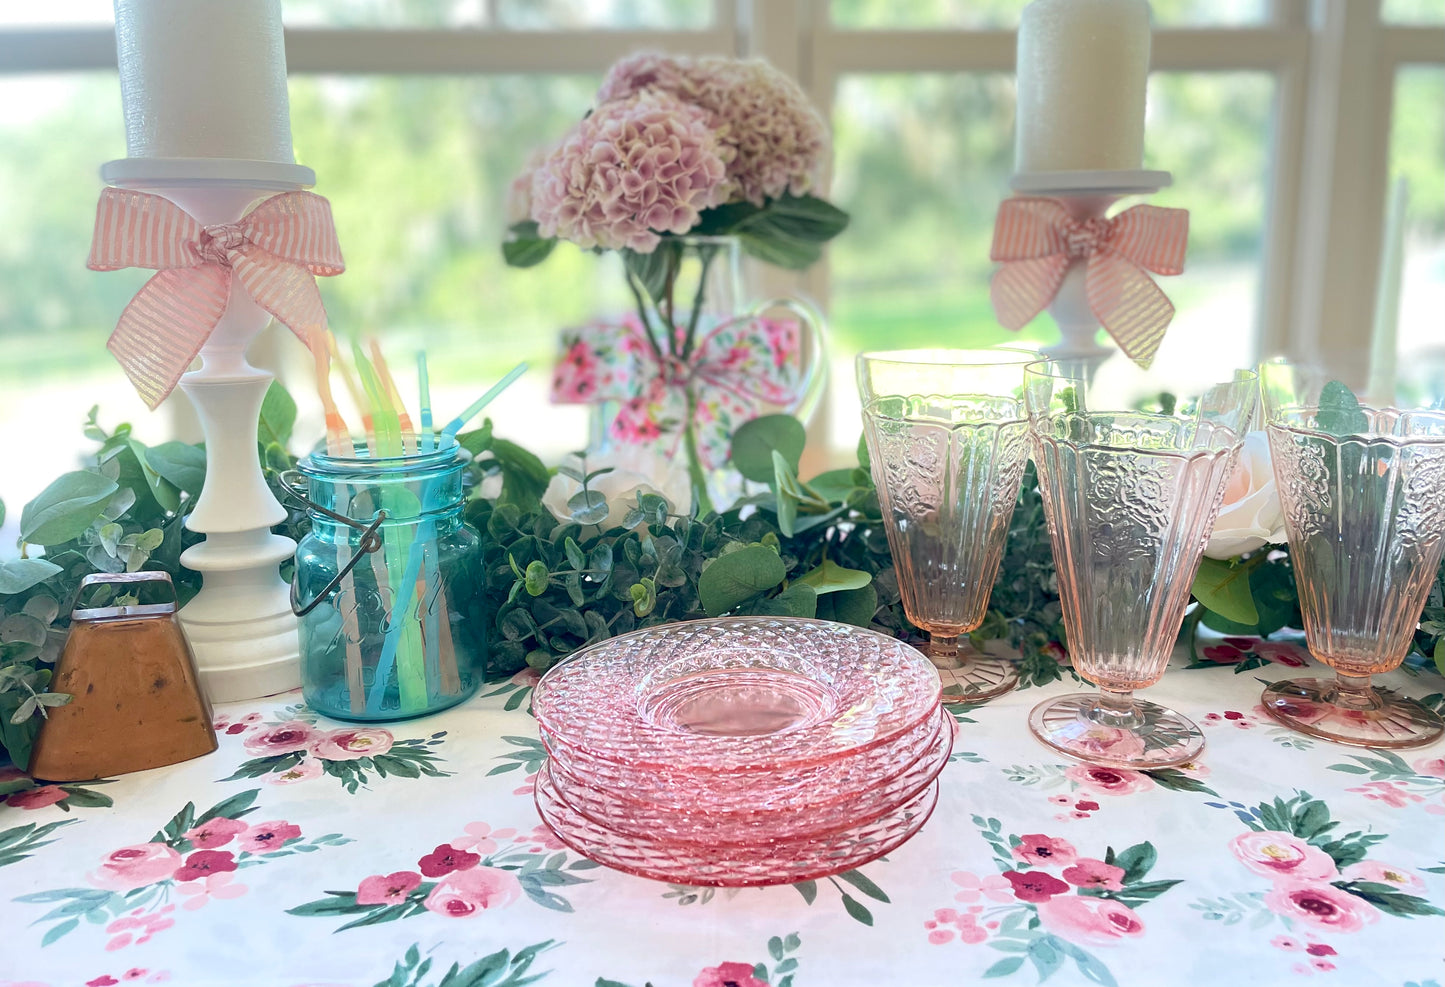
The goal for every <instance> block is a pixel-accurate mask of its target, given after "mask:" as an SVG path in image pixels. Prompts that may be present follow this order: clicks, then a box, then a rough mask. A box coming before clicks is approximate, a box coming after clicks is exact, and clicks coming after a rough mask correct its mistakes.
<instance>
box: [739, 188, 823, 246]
mask: <svg viewBox="0 0 1445 987" xmlns="http://www.w3.org/2000/svg"><path fill="white" fill-rule="evenodd" d="M743 226H744V228H745V229H747V230H749V231H755V230H759V229H766V230H772V231H776V232H779V233H783V234H786V235H787V236H790V237H795V238H797V239H799V240H806V241H809V242H812V243H825V242H827V241H828V240H831V239H833V237H835V236H837V235H838V234H839V233H842V232H843V231H844V230H845V229H847V228H848V214H847V213H845V212H844V211H843V210H841V209H839V208H838V207H837V206H835V205H833V204H832V203H830V202H828V201H826V200H824V199H820V198H818V197H817V196H814V195H789V194H787V193H784V194H783V195H781V196H779V197H778V198H776V199H773V200H772V201H770V202H769V203H768V204H767V205H766V206H764V207H763V208H762V209H761V210H760V211H758V212H757V213H755V214H754V215H753V216H752V217H751V218H750V219H748V220H747V221H746V222H745V223H744V224H743Z"/></svg>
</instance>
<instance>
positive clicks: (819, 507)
mask: <svg viewBox="0 0 1445 987" xmlns="http://www.w3.org/2000/svg"><path fill="white" fill-rule="evenodd" d="M295 417H296V406H295V404H294V402H293V401H292V400H291V398H290V396H289V395H288V394H287V393H286V392H285V390H284V389H282V388H281V387H280V386H279V385H273V386H272V389H271V391H270V392H269V393H268V394H267V396H266V399H265V402H264V404H263V406H262V412H261V422H260V431H259V435H260V439H261V441H260V445H259V447H258V450H257V451H258V455H259V456H260V459H261V463H262V467H263V471H264V473H265V475H266V478H267V481H268V483H269V484H270V485H271V487H272V489H273V491H274V492H275V493H276V494H277V496H278V499H280V500H282V502H283V503H286V505H287V508H288V515H287V519H286V520H285V521H284V522H283V523H282V524H281V525H278V526H277V527H276V528H275V529H273V530H275V531H276V532H278V533H280V534H284V535H287V536H288V537H291V538H294V539H297V540H299V539H300V538H302V537H303V536H304V535H305V534H306V533H307V531H308V530H309V528H310V522H309V519H308V518H307V517H306V515H305V514H304V512H303V511H301V510H299V509H298V508H297V507H296V505H295V504H293V503H289V502H288V501H287V498H286V497H285V496H284V491H283V489H282V486H281V483H280V474H281V473H282V472H284V471H285V470H287V469H290V468H292V467H293V466H294V465H295V462H296V461H295V458H294V457H292V456H291V455H290V454H289V453H288V452H287V451H286V444H287V442H288V441H289V440H290V438H291V429H292V426H293V424H294V421H295ZM84 432H85V435H86V437H87V438H89V439H91V440H93V441H95V442H97V443H98V447H97V448H96V450H95V452H94V453H93V455H92V456H91V457H89V462H88V463H87V465H86V466H85V467H84V468H83V469H81V470H76V471H73V472H70V473H66V474H65V475H63V476H61V477H59V478H58V479H57V480H56V481H55V482H54V483H52V484H51V485H50V486H49V487H47V488H46V489H45V491H43V492H42V493H41V494H40V495H39V496H38V497H36V498H35V499H34V500H33V501H31V502H30V503H29V504H27V505H25V508H24V510H23V511H22V513H21V523H20V529H21V557H20V558H18V559H10V560H7V561H3V562H0V745H3V747H4V748H5V750H7V751H8V752H9V755H10V757H11V759H12V760H13V761H14V762H15V763H17V764H25V763H26V762H27V761H28V759H29V752H30V746H31V744H32V742H33V740H34V736H35V733H36V732H37V731H38V728H39V723H40V717H41V716H43V715H44V711H45V709H46V707H48V706H54V705H59V704H62V703H64V702H66V701H68V698H69V697H66V696H63V695H57V694H55V693H51V692H49V691H48V690H47V686H48V684H49V681H50V677H51V672H50V665H51V664H52V663H53V662H54V661H55V659H56V658H57V657H58V655H59V653H60V648H61V646H62V644H63V642H64V640H65V635H66V633H67V628H68V617H69V613H70V610H71V608H72V606H73V604H74V602H75V597H76V594H77V590H78V587H79V585H80V581H81V580H82V579H83V578H84V577H85V576H87V575H89V574H91V573H94V572H122V571H132V572H133V571H137V570H140V569H156V570H164V571H166V572H169V573H170V574H171V576H172V578H173V580H174V581H175V585H176V592H177V596H178V597H179V600H180V602H181V603H182V604H184V603H185V602H186V601H187V600H189V599H190V598H191V597H192V596H193V595H194V594H195V593H196V592H197V590H199V588H200V575H199V574H198V573H195V572H192V571H190V570H188V569H185V568H184V567H182V566H181V564H180V554H181V552H182V551H184V550H185V549H186V548H188V547H189V546H190V545H192V544H194V543H195V542H197V541H199V540H200V536H199V535H196V534H194V533H192V532H190V531H188V530H186V528H185V527H184V519H185V517H186V515H187V514H188V513H189V512H190V509H191V507H192V506H193V505H194V502H195V498H196V497H198V496H199V494H200V491H201V487H202V484H203V483H204V479H205V467H206V459H205V451H204V449H203V448H201V447H200V446H192V445H187V444H185V443H181V442H167V443H165V444H163V445H158V446H154V447H147V446H146V445H144V444H143V443H141V442H139V441H137V440H136V439H135V438H134V437H133V436H132V435H131V430H130V426H129V425H124V424H122V425H118V426H116V427H115V429H114V430H113V431H107V430H106V429H105V427H104V426H103V425H102V424H101V422H100V421H99V418H98V413H97V409H94V408H93V409H91V412H90V415H89V417H88V419H87V421H86V422H85V425H84ZM459 441H460V442H461V443H462V445H463V446H464V447H465V448H466V449H467V450H468V451H469V452H470V453H471V454H472V461H471V464H470V465H469V466H468V477H467V483H468V485H469V489H468V494H467V496H468V500H467V504H466V517H467V519H468V520H469V521H470V522H471V523H472V524H474V525H475V526H476V527H477V528H478V530H479V531H481V532H482V535H483V537H482V546H483V547H482V552H481V563H480V565H481V567H482V572H481V574H480V579H479V580H478V584H479V585H480V586H481V592H480V593H478V594H477V596H476V597H475V598H473V599H472V600H470V601H468V603H467V606H468V607H469V612H468V614H467V616H468V618H469V619H470V620H472V621H473V622H474V623H475V626H481V627H485V628H487V633H486V635H485V638H486V642H487V651H488V654H487V672H488V675H489V677H493V678H496V677H502V676H507V675H511V674H514V673H516V672H517V671H520V670H521V669H523V668H527V667H530V668H533V669H535V670H537V671H545V670H546V669H548V668H550V667H551V666H552V665H553V664H555V663H556V662H557V661H559V660H561V659H562V658H563V657H565V656H566V655H568V654H571V653H572V652H573V651H575V650H576V649H578V648H580V647H583V646H584V645H587V644H590V643H593V642H596V641H600V640H603V639H605V638H607V637H611V636H614V635H617V634H622V633H625V632H627V631H631V630H635V629H637V628H640V627H649V626H653V625H657V624H663V623H668V622H671V621H678V620H688V619H692V618H697V617H704V616H718V615H720V614H724V613H734V614H773V615H782V616H795V617H814V616H816V617H821V618H825V619H829V620H837V621H842V622H844V623H850V624H855V625H858V626H861V627H871V628H873V629H875V630H879V631H882V632H884V633H887V634H891V635H894V636H898V637H902V638H906V639H910V640H921V639H922V637H923V635H922V633H921V632H920V631H919V630H918V628H916V627H914V626H913V625H912V624H911V623H910V622H909V621H908V618H907V617H906V616H905V614H904V613H903V608H902V605H901V603H900V597H899V590H898V579H897V575H896V573H895V572H894V568H893V560H892V557H891V556H890V554H889V551H888V543H887V539H886V537H885V535H884V531H883V525H882V517H881V513H880V510H879V505H878V496H877V491H876V490H875V489H874V486H873V482H872V479H871V475H870V472H869V469H868V462H867V454H866V451H865V450H864V448H863V446H862V444H861V443H860V444H859V450H858V464H857V465H856V466H852V467H848V468H844V469H838V470H831V471H829V472H826V473H823V474H821V475H819V476H816V477H813V478H812V479H810V480H807V481H803V480H801V479H800V478H799V477H798V463H799V461H800V459H801V457H802V452H803V445H804V432H803V427H802V425H801V424H799V423H798V422H797V421H796V420H794V419H792V418H788V417H786V416H777V415H774V416H768V417H765V418H760V419H757V420H755V421H753V422H749V423H748V424H747V425H744V426H743V427H742V428H741V429H739V431H738V432H737V434H736V435H735V436H734V442H733V448H732V465H733V467H734V468H735V469H736V470H737V471H738V473H740V474H741V476H742V477H743V478H744V479H745V480H747V481H748V482H749V483H750V484H751V485H752V487H753V488H754V489H756V490H758V492H757V493H754V494H752V495H750V496H746V497H744V498H742V499H741V500H739V501H738V502H737V503H736V504H735V505H734V506H733V507H731V508H729V509H728V510H726V511H723V512H722V513H716V512H707V513H705V514H703V515H702V516H697V515H696V514H694V513H692V512H689V513H687V514H680V513H676V512H674V511H673V510H672V509H671V508H670V505H669V504H668V502H667V501H666V500H664V499H663V498H662V497H660V496H657V495H652V494H643V495H640V496H639V497H638V498H637V499H636V503H635V504H633V505H631V508H630V509H629V510H628V511H627V513H626V516H625V517H623V518H622V519H621V523H619V524H615V525H606V526H604V524H603V523H600V522H601V521H603V520H605V519H606V517H607V515H606V513H605V512H603V513H602V514H601V516H600V517H599V514H598V511H597V506H598V500H599V498H598V496H597V495H596V494H595V492H590V491H589V489H588V486H587V483H588V481H589V480H590V479H593V478H595V477H596V476H597V475H598V473H599V472H601V471H593V472H591V473H588V472H587V470H586V468H585V465H584V467H583V469H582V470H581V471H579V473H578V476H577V480H578V481H579V482H580V483H581V484H582V492H581V494H579V495H578V496H576V497H574V498H573V499H572V502H571V504H569V510H570V512H571V516H570V517H569V518H568V519H565V520H559V519H558V518H557V517H555V516H553V514H552V513H551V511H550V510H548V508H547V507H545V506H543V504H542V500H541V498H542V494H543V492H544V491H545V490H546V487H547V484H548V480H549V479H550V476H551V473H550V471H549V470H548V469H547V467H546V466H545V465H544V464H543V463H542V462H541V460H539V459H538V458H537V457H536V456H535V455H533V454H532V453H530V452H528V451H527V450H526V449H524V448H523V447H521V446H520V445H518V444H516V443H514V442H510V441H508V440H506V439H503V438H500V437H498V436H496V435H494V434H493V430H492V424H491V422H490V421H489V422H486V423H484V425H483V426H482V427H481V428H480V429H477V430H476V431H473V432H469V433H465V434H463V435H462V436H460V437H459ZM584 463H585V461H584ZM567 468H568V469H570V467H567ZM493 477H499V478H500V480H501V490H500V493H499V494H498V495H497V496H496V497H494V498H491V497H483V496H481V494H480V491H481V490H482V488H483V485H484V483H486V481H488V480H489V479H491V478H493ZM3 518H4V505H3V503H0V520H3ZM37 550H40V551H37ZM288 566H289V563H288V564H287V566H283V567H282V575H283V577H286V578H289V576H290V572H289V568H288ZM1194 590H1195V594H1194V595H1195V598H1196V599H1197V600H1199V602H1200V603H1201V606H1199V607H1197V608H1195V610H1194V611H1193V612H1192V613H1191V615H1190V617H1189V618H1188V619H1187V620H1186V623H1185V627H1184V633H1185V634H1186V635H1187V636H1188V637H1189V639H1190V640H1191V641H1192V639H1193V632H1194V630H1195V627H1196V626H1197V625H1198V624H1200V623H1203V624H1204V625H1205V626H1208V627H1211V628H1214V629H1216V630H1218V631H1222V632H1224V633H1231V634H1246V633H1248V634H1257V635H1260V636H1267V635H1269V634H1272V633H1274V632H1276V631H1278V630H1280V629H1281V628H1286V627H1298V626H1299V612H1298V597H1297V594H1296V592H1295V586H1294V577H1293V573H1292V569H1291V568H1290V564H1289V556H1288V553H1287V552H1284V551H1281V550H1280V549H1279V548H1278V547H1274V548H1271V549H1267V550H1265V551H1262V552H1260V553H1257V554H1256V555H1254V556H1250V557H1246V558H1244V559H1242V560H1235V561H1232V562H1213V561H1210V560H1206V565H1204V566H1202V567H1201V570H1200V575H1199V577H1198V578H1196V581H1195V585H1194ZM97 593H98V594H99V595H98V596H97V597H96V598H93V599H91V600H88V601H86V602H87V603H88V605H92V606H99V605H104V603H105V602H107V600H108V597H109V595H110V594H112V593H113V590H112V589H111V588H110V587H101V588H100V589H99V590H98V591H97ZM1246 604H1248V605H1247V606H1246ZM989 606H990V609H989V611H988V616H987V618H986V619H985V621H984V624H983V626H982V627H980V628H979V629H978V630H977V631H975V632H974V634H973V638H974V640H975V642H976V643H978V644H983V643H985V642H987V641H990V640H1002V641H1004V642H1007V644H1008V645H1009V646H1010V647H1011V648H1013V649H1014V650H1016V651H1017V652H1018V654H1019V655H1020V658H1019V671H1020V678H1021V679H1022V681H1023V682H1024V683H1025V684H1034V685H1038V684H1043V683H1046V682H1050V681H1053V680H1055V679H1058V678H1060V677H1061V676H1062V675H1064V674H1073V673H1072V671H1071V669H1070V667H1069V665H1068V661H1067V650H1066V642H1065V637H1064V627H1063V622H1062V616H1061V611H1060V607H1059V596H1058V587H1057V583H1056V579H1055V574H1054V566H1053V558H1052V555H1051V550H1050V545H1049V537H1048V529H1047V525H1046V524H1045V521H1044V515H1043V503H1042V499H1041V497H1040V495H1039V491H1038V485H1037V482H1036V480H1035V476H1034V472H1033V467H1032V465H1030V466H1029V468H1028V470H1027V471H1026V472H1025V475H1024V480H1023V485H1022V488H1021V490H1020V493H1019V500H1018V504H1017V507H1016V509H1015V511H1014V515H1013V521H1012V524H1011V527H1010V530H1009V537H1008V541H1007V544H1006V548H1005V551H1004V556H1003V561H1002V564H1001V566H1000V568H999V574H998V578H997V581H996V582H995V584H994V587H993V592H992V598H991V600H990V604H989ZM1415 644H1416V648H1417V650H1418V651H1419V653H1420V654H1421V655H1423V656H1432V657H1433V658H1434V659H1435V664H1436V666H1437V667H1438V668H1439V669H1440V670H1441V671H1442V673H1445V567H1442V569H1441V572H1440V574H1439V577H1438V578H1437V580H1436V584H1435V586H1434V588H1433V590H1432V592H1431V594H1430V597H1429V600H1428V602H1427V604H1426V607H1425V611H1424V615H1423V617H1422V619H1421V623H1420V626H1419V629H1418V630H1417V632H1416V638H1415ZM1418 663H1419V662H1418V660H1415V661H1414V664H1418ZM0 793H3V792H0Z"/></svg>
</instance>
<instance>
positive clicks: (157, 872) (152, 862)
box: [86, 843, 181, 891]
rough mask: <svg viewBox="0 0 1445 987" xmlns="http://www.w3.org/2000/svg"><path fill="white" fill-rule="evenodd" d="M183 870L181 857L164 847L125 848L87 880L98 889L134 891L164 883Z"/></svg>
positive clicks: (152, 844) (140, 845)
mask: <svg viewBox="0 0 1445 987" xmlns="http://www.w3.org/2000/svg"><path fill="white" fill-rule="evenodd" d="M180 866H181V855H180V854H179V853H177V852H176V851H175V850H172V849H171V848H170V847H168V846H166V845H165V844H164V843H141V844H139V845H137V846H123V847H121V848H120V849H119V850H116V851H114V852H112V853H111V854H109V855H108V856H106V857H105V859H104V860H102V861H101V865H100V870H98V871H92V872H91V873H90V874H87V875H86V879H87V880H89V881H90V883H91V884H94V885H95V886H96V887H98V888H105V889H107V890H110V891H133V890H135V889H136V888H143V887H145V886H146V885H147V884H154V883H156V882H157V881H164V880H165V879H166V878H168V877H170V876H171V875H172V874H174V873H175V872H176V869H177V868H178V867H180Z"/></svg>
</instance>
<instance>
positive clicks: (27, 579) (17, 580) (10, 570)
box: [0, 559, 62, 596]
mask: <svg viewBox="0 0 1445 987" xmlns="http://www.w3.org/2000/svg"><path fill="white" fill-rule="evenodd" d="M60 571H62V570H61V568H60V566H58V565H56V564H55V563H54V562H48V561H46V560H45V559H9V560H7V561H5V562H0V596H14V595H15V594H17V593H23V592H25V591H26V590H28V589H30V587H32V586H37V585H39V584H40V583H43V582H45V580H47V579H49V578H50V577H51V576H53V575H55V574H56V573H57V572H60Z"/></svg>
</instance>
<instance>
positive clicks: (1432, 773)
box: [1410, 757, 1445, 778]
mask: <svg viewBox="0 0 1445 987" xmlns="http://www.w3.org/2000/svg"><path fill="white" fill-rule="evenodd" d="M1410 767H1412V768H1414V769H1415V773H1416V774H1417V775H1425V776H1426V777H1427V778H1445V757H1421V758H1416V759H1415V762H1414V763H1413V764H1411V765H1410Z"/></svg>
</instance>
